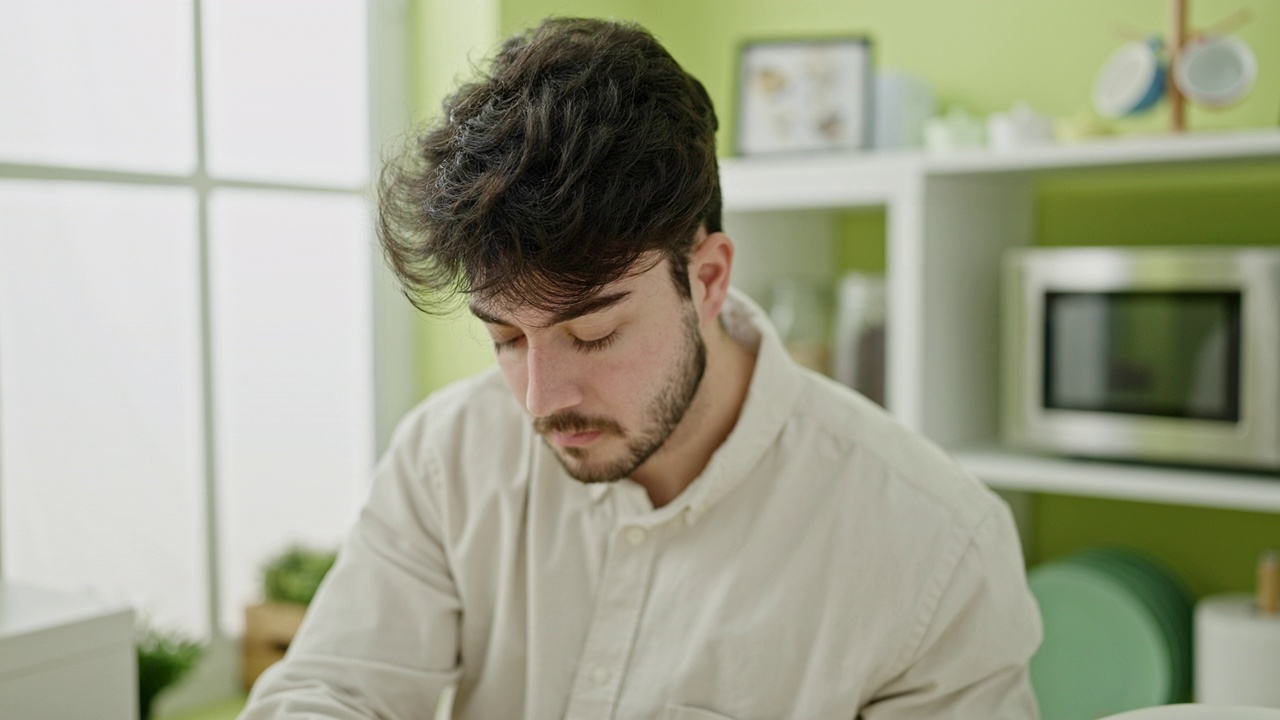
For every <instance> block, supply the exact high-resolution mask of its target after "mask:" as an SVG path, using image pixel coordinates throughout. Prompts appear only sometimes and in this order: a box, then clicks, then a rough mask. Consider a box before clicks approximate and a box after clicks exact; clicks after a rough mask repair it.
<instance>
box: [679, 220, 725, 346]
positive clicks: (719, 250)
mask: <svg viewBox="0 0 1280 720" xmlns="http://www.w3.org/2000/svg"><path fill="white" fill-rule="evenodd" d="M732 270H733V241H732V240H730V239H729V236H728V235H725V234H724V233H722V232H713V233H707V231H706V230H699V231H698V238H697V239H696V240H695V241H694V246H693V251H692V252H691V253H690V254H689V285H690V288H691V290H692V291H693V303H694V306H695V307H696V308H697V309H698V318H699V320H701V321H702V322H703V323H707V322H709V321H711V320H714V319H715V318H716V317H718V316H719V315H720V308H722V307H724V303H725V300H726V299H727V298H728V296H729V275H730V273H731V271H732Z"/></svg>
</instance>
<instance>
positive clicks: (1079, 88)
mask: <svg viewBox="0 0 1280 720" xmlns="http://www.w3.org/2000/svg"><path fill="white" fill-rule="evenodd" d="M417 2H418V10H419V23H418V25H417V40H418V45H419V53H418V56H417V58H418V62H419V63H420V66H419V68H418V70H419V72H421V73H422V78H423V83H424V84H420V85H419V86H418V95H417V97H418V99H419V105H418V107H419V108H420V109H421V111H422V112H423V114H424V116H425V115H428V114H430V111H431V108H432V107H435V106H438V97H439V93H440V90H439V87H440V85H441V83H442V81H443V80H447V79H451V78H452V77H453V76H454V75H455V74H456V73H457V72H458V71H459V70H461V69H464V68H465V62H461V61H462V59H463V58H462V56H464V55H465V54H466V52H465V50H464V49H465V48H480V50H478V51H475V52H476V56H477V57H478V56H481V55H483V53H484V52H485V49H487V48H488V47H489V46H491V45H492V43H493V42H495V41H496V40H497V38H499V37H502V36H504V35H506V34H509V33H511V32H514V31H516V30H519V29H521V28H523V27H526V26H528V25H529V24H531V23H534V22H536V21H537V20H538V19H539V18H541V17H544V16H547V15H552V14H555V15H592V16H600V17H618V18H626V19H632V20H636V21H638V22H640V23H642V24H644V25H646V26H647V27H649V28H650V29H651V30H652V31H653V32H654V33H655V34H656V35H657V36H658V37H659V38H660V39H661V40H662V41H663V42H664V43H665V44H666V46H667V47H668V49H669V50H671V52H672V53H673V54H674V55H675V56H676V58H677V59H678V60H680V62H681V63H682V64H683V65H684V66H685V67H686V68H687V69H688V70H689V71H690V72H692V73H693V74H694V75H696V76H697V77H698V78H700V79H701V80H702V81H703V83H704V84H705V85H706V86H707V89H708V91H709V92H710V93H711V96H712V98H713V99H714V100H715V102H716V107H717V109H718V112H719V115H720V118H721V133H720V147H721V151H722V153H725V154H728V153H729V149H730V146H731V142H730V138H732V137H733V126H734V122H733V100H734V96H735V92H734V87H733V82H734V77H735V73H734V66H735V61H736V53H737V50H738V48H739V47H740V46H741V44H742V43H743V42H744V41H745V40H747V39H753V38H767V37H790V36H804V35H832V34H838V33H858V34H866V35H869V36H870V37H871V38H872V39H873V42H874V47H875V56H876V64H877V65H878V66H879V67H885V68H895V69H899V70H904V71H907V72H910V73H913V74H916V75H918V76H919V77H921V78H922V79H924V80H926V81H927V82H928V83H929V84H930V85H931V86H932V87H933V88H934V91H935V93H936V94H937V95H938V97H939V99H940V101H941V102H942V103H943V104H944V105H949V104H952V103H960V104H962V105H964V106H965V107H966V108H968V109H970V110H971V111H973V112H977V113H983V114H985V113H989V112H993V111H996V110H1001V109H1005V108H1007V107H1009V105H1010V104H1011V103H1013V102H1014V101H1016V100H1024V101H1026V102H1028V103H1030V104H1031V106H1032V107H1034V108H1035V109H1037V110H1039V111H1041V112H1046V113H1050V114H1053V115H1055V116H1059V117H1067V116H1072V115H1075V114H1077V113H1079V112H1081V111H1082V110H1085V109H1086V108H1087V107H1088V103H1089V93H1090V88H1091V86H1092V83H1093V78H1094V76H1095V74H1096V72H1097V70H1098V68H1099V67H1100V65H1101V64H1102V63H1103V61H1104V60H1105V59H1106V57H1107V55H1108V54H1109V53H1110V52H1111V51H1112V50H1114V49H1115V47H1116V46H1117V45H1118V44H1119V43H1120V42H1121V41H1122V40H1121V37H1120V35H1119V33H1118V32H1117V30H1116V29H1115V28H1116V27H1117V26H1121V25H1123V26H1127V27H1129V28H1133V29H1135V30H1137V31H1139V32H1141V33H1147V32H1162V31H1163V28H1164V22H1165V20H1164V10H1165V7H1166V3H1165V2H1163V1H1162V0H1143V1H1142V2H1126V3H1117V2H1114V0H1072V1H1071V2H1056V3H1048V2H1034V1H1030V2H1029V1H1028V0H968V1H966V2H960V1H958V0H839V1H837V0H805V1H803V2H792V3H782V2H777V1H776V0H679V1H676V0H602V1H589V0H481V1H480V2H479V3H478V4H477V3H474V2H464V1H463V0H417ZM1191 6H1192V7H1191V9H1190V23H1191V25H1192V26H1195V27H1199V26H1205V25H1209V24H1212V23H1215V22H1217V21H1218V20H1219V19H1221V18H1224V17H1227V16H1229V15H1232V14H1233V13H1235V12H1236V11H1237V10H1239V9H1241V8H1245V9H1247V10H1248V11H1249V12H1250V13H1251V14H1252V16H1253V19H1252V21H1251V22H1250V23H1249V24H1247V25H1246V26H1244V27H1243V28H1241V29H1240V30H1239V31H1238V33H1237V34H1238V35H1239V36H1240V37H1242V38H1243V39H1244V40H1246V41H1247V42H1248V43H1249V44H1250V45H1251V46H1252V47H1253V49H1254V51H1255V52H1256V53H1257V55H1258V64H1259V68H1260V77H1259V82H1258V85H1257V87H1256V88H1255V89H1254V91H1253V93H1252V94H1251V95H1250V96H1249V97H1248V98H1247V99H1246V100H1245V101H1244V102H1242V103H1241V104H1239V105H1238V106H1236V107H1234V108H1231V109H1229V110H1226V111H1222V112H1216V113H1211V112H1206V111H1202V110H1199V109H1197V108H1191V109H1189V111H1188V123H1189V126H1190V127H1191V128H1192V129H1210V128H1229V127H1242V128H1243V127H1266V126H1275V125H1276V123H1277V120H1278V119H1280V2H1275V1H1274V0H1194V2H1192V3H1191ZM474 8H479V11H478V12H476V11H474V10H473V9H474ZM433 17H434V18H436V20H435V21H433V20H432V18H433ZM468 18H469V19H468ZM432 48H434V49H432ZM444 84H445V85H447V84H448V83H447V82H445V83H444ZM1167 125H1168V110H1167V108H1166V107H1165V106H1164V105H1163V104H1162V105H1161V106H1160V107H1159V108H1158V109H1157V110H1156V111H1153V112H1152V113H1150V114H1148V115H1146V116H1143V117H1140V118H1136V119H1131V120H1125V121H1123V122H1120V123H1118V124H1116V126H1115V129H1116V130H1117V131H1119V132H1121V133H1126V134H1128V133H1150V132H1159V131H1161V130H1163V129H1164V128H1165V127H1167ZM1278 208H1280V163H1260V164H1258V165H1254V166H1247V167H1243V168H1241V167H1234V168H1222V167H1205V168H1198V169H1196V170H1194V171H1181V172H1176V173H1172V174H1170V173H1167V172H1165V171H1147V170H1133V171H1124V172H1107V173H1098V172H1081V173H1071V174H1065V175H1063V176H1061V177H1055V178H1050V179H1047V180H1045V181H1044V182H1042V183H1041V184H1040V185H1039V186H1038V191H1037V208H1036V211H1037V212H1036V242H1037V243H1039V244H1046V245H1083V244H1124V243H1177V244H1181V243H1241V244H1276V243H1280V222H1278V221H1277V218H1280V210H1278ZM839 223H840V228H841V232H842V235H843V238H844V242H843V243H842V244H841V246H840V249H839V252H838V257H837V258H835V260H836V262H837V263H838V264H839V265H840V266H841V267H845V268H858V269H866V270H875V269H881V268H883V266H884V247H883V242H884V214H883V212H877V211H858V212H848V213H843V214H842V215H841V216H840V218H839ZM483 337H484V336H483V331H481V330H478V329H477V328H476V327H475V326H474V325H473V324H470V323H467V322H465V321H464V322H462V323H460V324H459V323H452V324H451V323H439V322H435V323H431V324H429V326H428V329H427V330H426V331H424V335H423V341H422V353H423V354H422V357H423V374H422V383H423V387H424V389H427V390H431V389H435V388H437V387H439V386H441V385H443V384H444V383H446V382H448V381H450V380H452V379H454V378H457V377H461V376H463V375H466V374H469V373H471V372H474V371H475V370H476V369H477V368H479V367H483V366H484V365H485V364H487V363H488V362H489V361H488V359H487V358H488V351H487V348H486V347H485V343H484V342H483V339H482V338H483ZM1277 482H1280V479H1278V480H1277ZM1035 504H1036V508H1035V512H1036V516H1037V523H1036V536H1035V537H1034V538H1033V539H1032V547H1033V548H1035V555H1036V556H1037V559H1050V558H1053V557H1056V556H1059V555H1062V554H1065V553H1069V552H1072V551H1074V550H1076V549H1079V548H1082V547H1087V546H1090V545H1093V544H1098V543H1122V544H1126V545H1130V546H1133V547H1137V548H1140V549H1143V550H1146V551H1148V552H1151V553H1153V554H1155V555H1156V556H1158V557H1160V558H1162V559H1164V560H1166V561H1167V562H1169V563H1170V564H1172V565H1174V566H1175V567H1177V568H1178V570H1179V571H1180V572H1181V573H1182V574H1183V575H1184V576H1186V579H1187V580H1188V581H1189V582H1190V583H1191V586H1192V588H1193V589H1194V590H1195V591H1196V592H1197V593H1201V594H1203V593H1210V592H1219V591H1226V590H1244V589H1247V588H1248V587H1250V585H1251V582H1252V563H1253V559H1254V556H1255V554H1256V552H1257V550H1258V549H1260V548H1262V547H1268V546H1270V547H1275V546H1280V516H1277V515H1270V514H1257V513H1242V512H1229V511H1217V510H1205V509H1199V508H1184V507H1176V506H1164V505H1153V504H1143V503H1128V502H1116V501H1105V500H1095V499H1086V498H1073V497H1062V496H1053V495H1044V496H1038V497H1037V498H1036V499H1035Z"/></svg>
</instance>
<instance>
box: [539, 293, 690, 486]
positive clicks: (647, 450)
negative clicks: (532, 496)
mask: <svg viewBox="0 0 1280 720" xmlns="http://www.w3.org/2000/svg"><path fill="white" fill-rule="evenodd" d="M683 325H684V328H683V335H684V351H683V352H682V353H681V356H680V361H679V364H678V366H677V368H676V370H675V372H674V373H672V374H671V376H670V377H669V378H668V379H667V382H666V383H665V384H664V385H663V387H662V388H661V389H660V390H659V391H658V393H657V394H656V395H655V396H654V397H653V400H652V401H650V402H649V405H648V408H647V410H646V412H645V415H644V417H645V424H644V427H642V428H640V429H639V430H638V431H636V432H635V433H630V434H629V433H627V432H626V430H625V429H624V428H623V427H622V426H621V425H620V424H618V422H617V421H615V420H613V419H611V418H605V417H589V416H587V415H583V414H581V413H577V412H573V411H569V412H563V413H557V414H555V415H548V416H547V417H543V418H538V419H537V420H534V423H533V427H534V430H536V431H537V432H538V433H539V434H541V435H543V436H544V441H545V436H546V435H547V434H548V433H553V432H567V433H580V432H599V433H600V434H601V437H602V438H604V437H608V436H613V437H617V438H620V439H621V440H622V441H623V442H624V443H625V447H624V448H623V452H622V454H621V456H620V457H618V458H617V459H615V460H611V461H608V462H605V463H603V464H601V465H596V466H592V465H588V464H587V460H588V458H589V457H590V455H591V451H592V449H591V448H585V447H566V448H556V447H554V446H552V449H553V450H554V451H555V453H556V457H558V458H559V460H560V464H561V465H563V466H564V469H565V470H566V471H567V472H568V473H569V475H570V476H571V477H573V478H574V479H575V480H578V481H581V482H584V483H602V482H614V481H616V480H621V479H622V478H625V477H627V476H629V475H631V474H632V473H633V472H635V471H636V468H639V467H640V466H641V465H643V464H644V462H645V461H646V460H648V459H649V457H650V456H652V455H653V454H654V453H656V452H657V451H658V450H659V449H660V448H661V447H662V446H663V445H664V444H666V442H667V439H668V438H669V437H671V433H672V432H674V431H675V429H676V426H678V425H679V424H680V421H681V420H682V419H684V416H685V413H687V412H688V410H689V406H690V405H692V404H693V399H694V397H695V396H696V395H697V394H698V387H699V386H700V385H701V384H702V376H703V374H705V373H706V370H707V346H706V343H704V342H703V340H702V333H701V332H700V331H699V329H698V314H697V312H695V311H694V310H693V309H692V308H690V310H689V312H688V313H687V314H686V315H685V317H684V323H683Z"/></svg>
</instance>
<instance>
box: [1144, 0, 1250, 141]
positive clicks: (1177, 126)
mask: <svg viewBox="0 0 1280 720" xmlns="http://www.w3.org/2000/svg"><path fill="white" fill-rule="evenodd" d="M1187 2H1188V0H1169V10H1168V14H1169V18H1168V22H1169V29H1168V32H1169V37H1168V38H1167V39H1166V40H1165V47H1166V48H1167V50H1166V52H1167V54H1168V62H1169V65H1168V67H1169V71H1168V72H1166V73H1165V84H1166V87H1165V90H1166V92H1167V93H1168V97H1169V126H1170V129H1172V130H1173V131H1174V132H1182V131H1184V130H1186V129H1187V120H1186V117H1187V116H1186V112H1187V99H1186V98H1185V97H1184V96H1183V95H1182V91H1181V90H1179V89H1178V83H1176V82H1174V79H1173V78H1174V73H1173V66H1174V63H1176V62H1177V60H1178V54H1179V53H1181V52H1182V50H1183V48H1185V47H1186V46H1187V44H1188V43H1190V42H1193V41H1195V40H1196V39H1198V38H1200V37H1203V36H1206V35H1225V34H1227V33H1229V32H1231V31H1233V30H1235V29H1237V28H1239V27H1240V26H1241V25H1244V24H1245V23H1247V22H1249V20H1250V19H1251V16H1250V14H1249V11H1248V9H1245V8H1242V9H1240V10H1237V11H1236V12H1235V14H1233V15H1231V16H1229V17H1226V18H1224V19H1222V20H1219V21H1218V22H1217V24H1215V25H1212V26H1210V27H1208V28H1205V29H1204V30H1199V31H1196V32H1193V33H1192V34H1191V35H1188V34H1187Z"/></svg>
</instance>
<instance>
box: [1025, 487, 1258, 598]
mask: <svg viewBox="0 0 1280 720" xmlns="http://www.w3.org/2000/svg"><path fill="white" fill-rule="evenodd" d="M1278 482H1280V480H1278ZM1036 523H1037V525H1038V528H1039V531H1038V538H1037V542H1038V546H1037V554H1038V555H1039V556H1040V559H1042V560H1052V559H1053V558H1057V557H1061V556H1063V555H1068V554H1070V553H1073V552H1075V551H1077V550H1081V549H1084V548H1087V547H1091V546H1094V545H1097V544H1100V543H1114V544H1120V545H1126V546H1129V547H1133V548H1136V549H1138V550H1142V551H1144V552H1147V553H1150V554H1151V555H1154V556H1155V557H1157V558H1159V559H1161V560H1163V561H1164V562H1165V563H1166V564H1168V565H1169V566H1170V567H1172V568H1174V569H1175V570H1176V572H1177V573H1178V575H1179V576H1180V577H1182V579H1183V580H1185V581H1186V582H1187V584H1188V585H1189V586H1190V588H1191V591H1192V593H1194V594H1195V595H1196V596H1204V595H1207V594H1210V593H1218V592H1246V591H1251V590H1252V589H1253V584H1254V572H1255V563H1256V562H1257V558H1258V554H1259V552H1261V551H1262V550H1265V549H1268V548H1272V549H1274V548H1277V547H1280V516H1277V515H1273V514H1270V513H1250V512H1240V511H1234V510H1217V509H1206V508H1192V507H1182V506H1178V505H1154V504H1147V503H1136V502H1125V501H1119V500H1099V499H1096V498H1080V497H1067V496H1061V495H1044V496H1041V498H1040V502H1039V507H1038V508H1037V517H1036Z"/></svg>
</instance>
